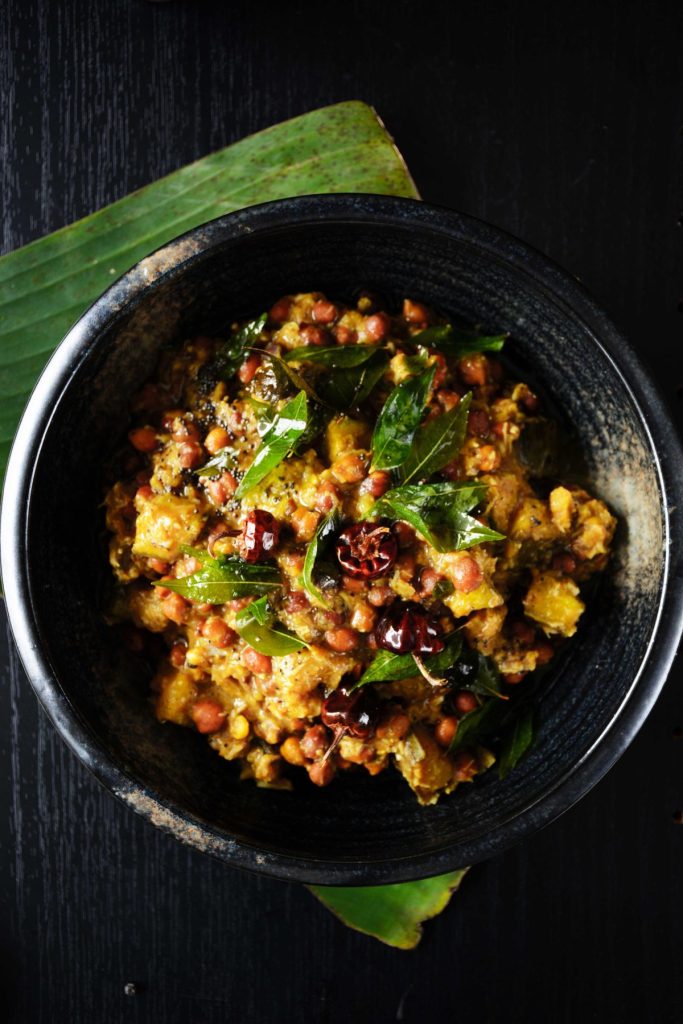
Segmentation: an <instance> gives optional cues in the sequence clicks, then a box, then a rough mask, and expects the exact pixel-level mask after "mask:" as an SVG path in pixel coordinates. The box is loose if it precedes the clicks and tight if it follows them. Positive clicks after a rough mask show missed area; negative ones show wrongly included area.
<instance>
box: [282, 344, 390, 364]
mask: <svg viewBox="0 0 683 1024" xmlns="http://www.w3.org/2000/svg"><path fill="white" fill-rule="evenodd" d="M377 351H378V350H377V348H376V347H375V346H374V345H333V346H332V347H331V348H317V347H316V346H315V345H304V346H303V347H301V348H293V349H290V351H289V352H286V353H285V356H284V360H285V362H286V363H291V362H306V363H313V364H315V365H318V366H326V367H328V368H329V369H331V370H343V369H348V368H349V367H353V366H361V365H362V364H363V363H367V361H368V360H369V359H371V358H372V356H373V355H374V354H375V352H377Z"/></svg>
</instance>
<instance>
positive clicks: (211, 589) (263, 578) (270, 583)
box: [154, 548, 282, 604]
mask: <svg viewBox="0 0 683 1024" xmlns="http://www.w3.org/2000/svg"><path fill="white" fill-rule="evenodd" d="M186 553H188V554H192V555H194V556H195V557H196V558H198V559H199V560H200V561H201V563H202V567H201V569H198V570H197V572H193V573H192V574H191V575H190V576H184V577H182V578H181V579H177V580H156V581H155V582H154V586H155V587H166V589H168V590H173V591H174V592H175V593H176V594H180V595H181V597H185V598H187V599H188V600H190V601H197V602H199V603H200V604H202V603H205V602H206V603H209V604H224V603H225V602H226V601H234V600H235V599H236V598H238V597H250V596H252V595H258V594H263V593H265V592H266V591H271V590H277V589H278V587H280V586H281V585H282V584H281V582H280V573H279V571H278V569H277V568H276V566H273V565H250V564H249V563H248V562H243V561H242V560H241V559H239V558H220V559H219V558H211V557H210V555H208V554H207V552H206V551H199V550H197V551H195V550H194V549H193V548H190V549H187V552H186Z"/></svg>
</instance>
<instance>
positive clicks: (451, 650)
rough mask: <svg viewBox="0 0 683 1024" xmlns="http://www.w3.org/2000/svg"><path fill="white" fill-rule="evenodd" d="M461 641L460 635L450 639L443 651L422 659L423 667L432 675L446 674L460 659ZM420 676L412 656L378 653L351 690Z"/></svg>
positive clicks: (386, 652) (385, 652)
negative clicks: (367, 684)
mask: <svg viewBox="0 0 683 1024" xmlns="http://www.w3.org/2000/svg"><path fill="white" fill-rule="evenodd" d="M461 650H462V639H461V637H460V634H459V633H458V634H455V635H454V636H452V637H451V638H450V640H449V641H448V643H447V644H446V646H445V647H444V649H443V651H441V652H440V653H439V654H428V655H427V657H426V658H423V662H424V664H425V667H426V668H427V669H428V670H429V672H431V673H432V674H433V675H441V674H442V673H444V672H446V671H447V670H448V669H449V668H451V666H452V665H453V664H454V663H455V662H456V661H457V660H458V658H459V657H460V652H461ZM417 675H420V670H419V668H418V667H417V665H416V664H415V659H414V658H413V656H412V654H393V653H392V651H380V652H379V654H378V655H377V656H376V657H375V660H374V661H373V662H372V664H371V665H370V666H369V667H368V668H367V669H366V670H365V672H364V673H363V675H362V676H361V677H360V679H359V680H358V682H357V683H355V684H354V686H353V687H352V689H354V690H355V689H357V687H359V686H365V684H366V683H383V682H392V681H394V682H395V681H396V680H399V679H411V678H412V677H413V676H417Z"/></svg>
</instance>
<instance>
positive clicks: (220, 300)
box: [1, 195, 683, 885]
mask: <svg viewBox="0 0 683 1024" xmlns="http://www.w3.org/2000/svg"><path fill="white" fill-rule="evenodd" d="M359 286H366V287H370V288H373V289H375V290H376V291H378V292H379V293H381V294H382V295H383V296H385V297H386V299H387V302H388V303H389V304H390V306H391V305H395V304H397V303H398V302H399V300H400V299H401V298H402V297H403V296H405V295H409V296H411V297H413V298H415V299H418V300H424V301H427V302H428V303H430V304H432V305H434V306H436V307H437V308H439V309H441V310H443V311H445V312H448V313H451V314H453V315H457V316H460V317H463V318H465V320H466V321H468V322H476V323H480V324H482V325H483V326H484V327H487V328H491V329H495V330H505V331H509V332H510V334H511V342H510V343H509V346H508V348H509V351H510V352H511V354H512V358H513V361H514V362H515V363H516V364H517V366H518V367H519V370H520V373H522V374H529V375H531V377H532V378H533V379H534V380H536V381H538V382H540V384H541V386H542V388H543V390H544V393H545V395H546V397H547V400H548V401H550V402H551V403H552V404H553V405H554V407H555V408H556V409H557V410H559V415H561V416H562V417H563V418H564V419H565V421H566V422H567V423H568V424H570V425H572V427H573V429H574V431H575V435H576V439H577V445H578V446H579V448H580V449H581V452H582V455H583V458H584V459H585V463H586V466H587V470H588V473H589V478H590V480H591V481H592V485H593V487H594V489H595V491H596V492H597V493H598V494H599V495H600V496H601V497H603V498H604V499H606V500H607V501H608V503H609V504H610V506H611V507H612V509H613V510H614V512H615V513H616V515H617V516H618V517H619V530H618V535H617V546H616V554H615V557H614V559H613V561H612V562H611V564H610V567H609V570H608V572H607V573H606V574H605V577H604V579H603V580H602V581H601V584H600V586H599V587H598V589H597V591H596V593H595V594H593V595H592V598H591V600H590V603H589V608H588V610H587V612H586V614H585V616H584V619H583V620H582V623H581V626H580V629H579V632H578V634H577V635H576V637H575V638H574V640H573V641H572V642H571V644H568V645H567V646H566V648H565V653H564V655H563V656H562V657H561V658H560V659H559V661H558V664H557V665H556V666H554V667H553V671H552V672H551V673H550V674H549V676H548V679H547V680H546V682H545V683H544V686H543V688H542V690H541V692H540V694H539V697H538V715H537V717H538V735H537V739H536V742H535V745H534V747H533V750H532V751H531V753H530V754H529V755H528V756H527V757H526V758H525V759H524V760H522V761H521V762H520V763H519V765H518V766H517V768H516V769H515V770H514V771H513V772H512V773H511V774H510V775H509V776H508V777H507V778H506V779H505V780H504V781H501V780H500V779H499V778H498V776H497V774H496V772H495V770H494V771H491V772H489V773H487V774H485V775H484V776H482V777H480V778H479V779H478V780H477V781H476V782H475V783H474V784H472V785H466V786H462V787H460V788H459V789H458V790H457V792H455V793H454V794H452V795H451V796H450V797H447V798H445V799H442V800H441V801H440V802H439V803H438V804H437V805H436V806H434V807H428V808H423V807H420V806H419V805H418V804H417V802H416V800H415V798H414V796H413V794H412V793H411V791H410V790H409V789H408V787H407V785H406V784H405V782H404V781H403V780H402V778H401V777H400V776H399V775H398V773H396V772H390V771H387V772H385V773H383V774H382V775H380V776H378V777H377V778H375V779H370V778H369V777H367V776H366V775H365V774H364V773H363V774H362V775H357V776H356V775H353V776H349V777H345V778H344V779H341V780H338V781H336V782H335V784H334V785H331V786H329V787H327V788H325V789H322V790H320V789H317V788H315V787H313V786H311V785H308V784H307V783H304V782H302V783H300V784H297V785H295V788H294V791H293V792H291V793H288V792H281V791H272V790H267V789H258V788H256V787H255V786H254V785H253V784H251V783H244V782H240V781H239V779H238V770H237V767H236V766H235V765H231V764H228V763H227V762H225V761H224V760H222V759H221V758H219V757H217V756H216V754H215V753H214V752H213V751H212V750H210V748H209V747H208V745H207V744H206V742H205V741H204V739H203V738H201V737H199V736H197V735H196V734H195V733H193V732H191V731H189V730H186V729H181V728H177V727H175V726H170V725H160V724H159V723H158V722H157V721H156V719H155V718H154V715H153V713H152V711H151V708H150V705H149V701H148V682H149V678H148V669H146V668H145V666H144V665H143V664H142V663H141V662H140V661H138V660H136V658H135V656H134V655H132V654H130V653H129V652H127V651H126V650H124V649H122V648H121V646H119V645H118V643H117V640H116V636H115V633H114V631H112V630H111V629H110V628H108V627H107V626H106V625H105V623H104V619H103V614H102V592H103V585H104V583H105V580H106V578H107V574H108V567H107V563H106V557H105V554H104V547H103V513H102V508H101V501H102V493H103V491H102V466H103V464H104V462H105V461H106V460H107V458H108V456H109V454H110V452H111V450H112V448H113V446H114V445H115V443H116V441H117V439H119V438H120V437H122V436H123V435H124V433H125V431H126V429H127V426H128V422H129V398H130V396H131V395H133V394H134V393H135V392H136V391H137V390H138V389H139V387H140V386H141V384H142V383H143V382H144V381H145V379H146V378H148V377H149V376H150V375H151V374H152V373H153V371H154V368H155V364H156V362H157V358H158V355H159V351H160V349H162V348H163V347H166V346H168V345H170V344H173V343H174V342H178V341H180V340H182V339H184V338H186V337H188V336H190V335H192V334H198V333H201V334H210V333H212V332H217V331H220V330H221V329H224V327H225V324H226V323H227V322H229V321H231V320H233V319H235V318H238V317H241V316H249V315H253V314H255V313H259V312H260V311H261V310H262V309H264V308H267V307H268V306H269V304H271V303H272V302H273V301H274V300H275V299H276V298H278V297H279V296H280V295H282V294H285V293H288V292H296V291H309V290H313V289H320V290H322V291H325V292H327V293H328V294H329V295H331V296H333V297H337V298H341V299H344V298H347V297H349V296H350V295H351V294H352V293H353V292H354V290H355V289H356V288H358V287H359ZM682 470H683V460H682V458H681V450H680V447H679V443H678V441H677V439H676V436H675V433H674V430H673V428H672V425H671V422H670V420H669V417H668V414H667V412H666V410H665V408H664V406H663V404H662V401H661V399H660V398H659V396H658V395H657V393H656V390H655V388H654V387H653V385H652V383H651V381H650V379H649V377H648V376H647V374H646V373H645V371H644V370H643V368H642V366H641V365H640V363H639V361H638V359H637V358H636V356H635V355H634V353H633V350H632V349H631V348H630V347H629V345H628V344H627V342H626V341H625V340H624V338H623V337H622V336H621V335H620V334H619V333H618V331H617V330H616V329H615V327H614V326H613V325H612V324H611V323H610V321H609V320H608V319H607V317H606V316H605V315H604V313H603V312H602V311H601V310H600V309H599V308H598V307H597V306H596V305H595V304H594V302H593V301H592V300H591V299H590V298H589V297H588V296H587V295H586V293H585V292H584V290H583V289H582V288H581V287H580V286H579V285H578V284H577V283H576V281H575V280H574V279H573V278H572V277H570V276H569V275H567V274H566V273H564V272H563V271H562V270H560V269H559V268H558V267H556V266H555V265H554V264H552V263H551V262H549V261H548V260H547V259H546V258H544V257H543V256H542V255H540V254H539V253H537V252H535V251H533V250H531V249H529V248H528V247H527V246H525V245H523V244H522V243H521V242H519V241H517V240H515V239H513V238H511V237H510V236H509V235H506V234H503V233H502V232H500V231H498V230H496V229H494V228H492V227H490V226H488V225H486V224H483V223H480V222H479V221H476V220H473V219H472V218H469V217H465V216H462V215H460V214H457V213H453V212H450V211H446V210H442V209H436V208H434V207H430V206H428V205H426V204H423V203H418V202H414V201H411V200H399V199H392V198H386V197H379V196H363V195H354V196H309V197H303V198H298V199H290V200H284V201H280V202H276V203H269V204H266V205H263V206H259V207H253V208H251V209H248V210H244V211H241V212H238V213H234V214H230V215H228V216H226V217H222V218H220V219H219V220H215V221H212V222H211V223H209V224H205V225H203V226H202V227H199V228H197V229H195V230H194V231H191V232H189V234H186V235H184V236H183V237H181V238H180V239H178V240H176V241H174V242H171V243H169V244H168V245H166V246H164V247H163V248H162V249H160V250H158V251H157V252H155V253H153V254H152V255H151V256H149V257H147V258H146V259H145V260H143V261H142V262H141V263H140V264H138V265H137V266H136V267H134V268H133V269H132V270H131V271H129V273H127V274H126V275H125V276H124V277H122V278H121V279H120V280H119V281H118V282H116V283H115V284H114V285H113V286H112V287H111V288H110V289H109V290H108V291H107V292H105V293H104V295H103V296H102V297H101V298H100V299H99V300H98V301H97V302H96V303H95V304H94V305H93V306H92V307H91V308H90V309H89V310H88V312H87V313H86V314H85V315H84V316H83V317H82V319H81V320H80V321H79V322H78V323H77V324H76V325H75V326H74V327H73V328H72V330H71V331H70V332H69V333H68V335H67V336H66V338H65V339H64V341H63V342H62V344H61V345H60V346H59V348H58V349H57V351H56V353H55V355H54V356H53V358H52V359H51V361H50V363H49V365H48V367H47V369H46V370H45V372H44V374H43V376H42V377H41V379H40V382H39V384H38V385H37V387H36V390H35V392H34V394H33V396H32V398H31V400H30V402H29V405H28V408H27V410H26V413H25V415H24V418H23V420H22V423H21V427H20V429H19V432H18V434H17V438H16V441H15V444H14V448H13V451H12V456H11V459H10V465H9V470H8V474H7V482H6V487H5V497H4V505H3V514H2V537H1V541H2V570H3V577H4V584H5V590H6V598H7V608H8V612H9V616H10V620H11V625H12V629H13V631H14V636H15V639H16V642H17V645H18V647H19V651H20V654H21V658H22V661H23V663H24V666H25V668H26V672H27V674H28V677H29V679H30V681H31V683H32V685H33V687H34V689H35V691H36V693H37V694H38V696H39V698H40V700H41V701H42V703H43V706H44V708H45V710H46V711H47V713H48V715H49V716H50V718H51V719H52V721H53V723H54V725H55V727H56V728H57V729H58V730H59V732H60V733H61V735H62V736H63V738H64V739H65V740H66V742H67V743H68V744H69V745H70V746H71V748H72V749H73V750H74V751H75V753H76V754H77V755H78V756H79V757H80V758H81V760H82V761H84V763H85V764H86V765H87V766H88V767H89V768H90V769H91V770H92V772H93V773H94V774H95V775H96V776H97V778H98V779H100V781H101V782H103V783H104V785H105V786H107V787H108V788H109V789H110V790H111V791H112V792H113V793H114V794H116V795H117V796H118V797H119V798H120V799H122V800H123V801H125V802H126V803H127V804H128V805H129V806H130V807H132V808H134V809H135V810H136V811H138V812H139V813H141V814H142V815H143V816H144V817H146V818H148V819H149V820H150V821H151V822H152V823H153V824H154V825H156V826H158V827H160V828H162V829H165V830H168V831H170V832H172V833H173V834H174V835H175V836H177V838H178V839H180V840H182V841H184V842H186V843H190V844H191V845H193V846H195V847H197V848H198V849H200V850H204V851H208V852H210V853H212V854H215V855H216V856H218V857H220V858H222V859H224V860H225V861H227V862H229V863H230V864H233V865H239V866H242V867H245V868H249V869H252V870H256V871H262V872H264V873H266V874H270V875H275V876H278V877H280V878H288V879H299V880H301V881H305V882H320V883H328V884H339V885H341V884H357V885H363V884H377V883H382V882H397V881H401V880H407V879H411V878H417V877H423V876H427V875H433V874H438V873H440V872H444V871H447V870H450V869H453V868H456V867H459V866H463V865H466V864H472V863H473V862H475V861H478V860H481V859H483V858H485V857H489V856H491V855H492V854H494V853H495V852H497V851H499V850H501V849H502V848H504V847H505V846H508V845H509V844H511V843H513V842H515V841H517V840H518V839H520V838H521V837H523V836H525V835H527V834H529V833H530V832H532V831H534V830H536V829H538V828H539V827H540V826H542V825H544V824H545V823H547V822H548V821H550V820H551V819H552V818H554V817H556V816H557V815H559V814H560V813H561V812H562V811H564V810H566V809H567V808H568V807H569V806H570V805H571V804H572V803H574V802H575V801H576V800H578V799H579V797H581V796H582V795H583V794H584V793H585V792H586V791H587V790H588V789H589V788H590V787H591V786H593V785H594V783H596V782H597V781H598V779H599V778H600V777H601V776H602V775H603V774H604V773H605V772H606V771H607V769H608V768H609V767H610V765H612V764H613V762H614V761H615V760H616V759H617V757H618V756H619V755H620V754H621V753H622V752H623V751H624V749H625V748H626V747H627V745H628V744H629V743H630V741H631V739H632V738H633V736H634V734H635V732H636V731H637V729H638V728H639V726H640V725H641V723H642V722H643V719H644V718H645V716H646V715H647V713H648V711H649V709H650V708H651V706H652V704H653V702H654V700H655V698H656V696H657V694H658V692H659V690H660V688H661V686H662V685H663V682H664V680H665V678H666V674H667V670H668V668H669V666H670V663H671V660H672V658H673V655H674V652H675V649H676V645H677V641H678V638H679V636H680V632H681V528H680V523H679V521H678V518H677V517H678V515H679V513H677V512H674V511H672V510H673V509H675V508H683V494H682V493H681V492H682V488H681V483H680V481H681V480H682V479H683V472H682Z"/></svg>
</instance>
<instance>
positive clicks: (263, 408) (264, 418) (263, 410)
mask: <svg viewBox="0 0 683 1024" xmlns="http://www.w3.org/2000/svg"><path fill="white" fill-rule="evenodd" d="M247 402H248V403H249V405H250V406H251V408H252V409H253V410H254V415H255V416H256V428H257V430H258V432H259V435H260V436H261V437H263V435H264V434H265V432H266V431H267V429H268V427H269V426H270V425H271V423H272V422H273V420H274V419H275V418H276V417H277V408H276V407H275V406H274V405H271V403H270V402H261V401H259V399H258V398H254V396H253V395H249V397H248V398H247Z"/></svg>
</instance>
